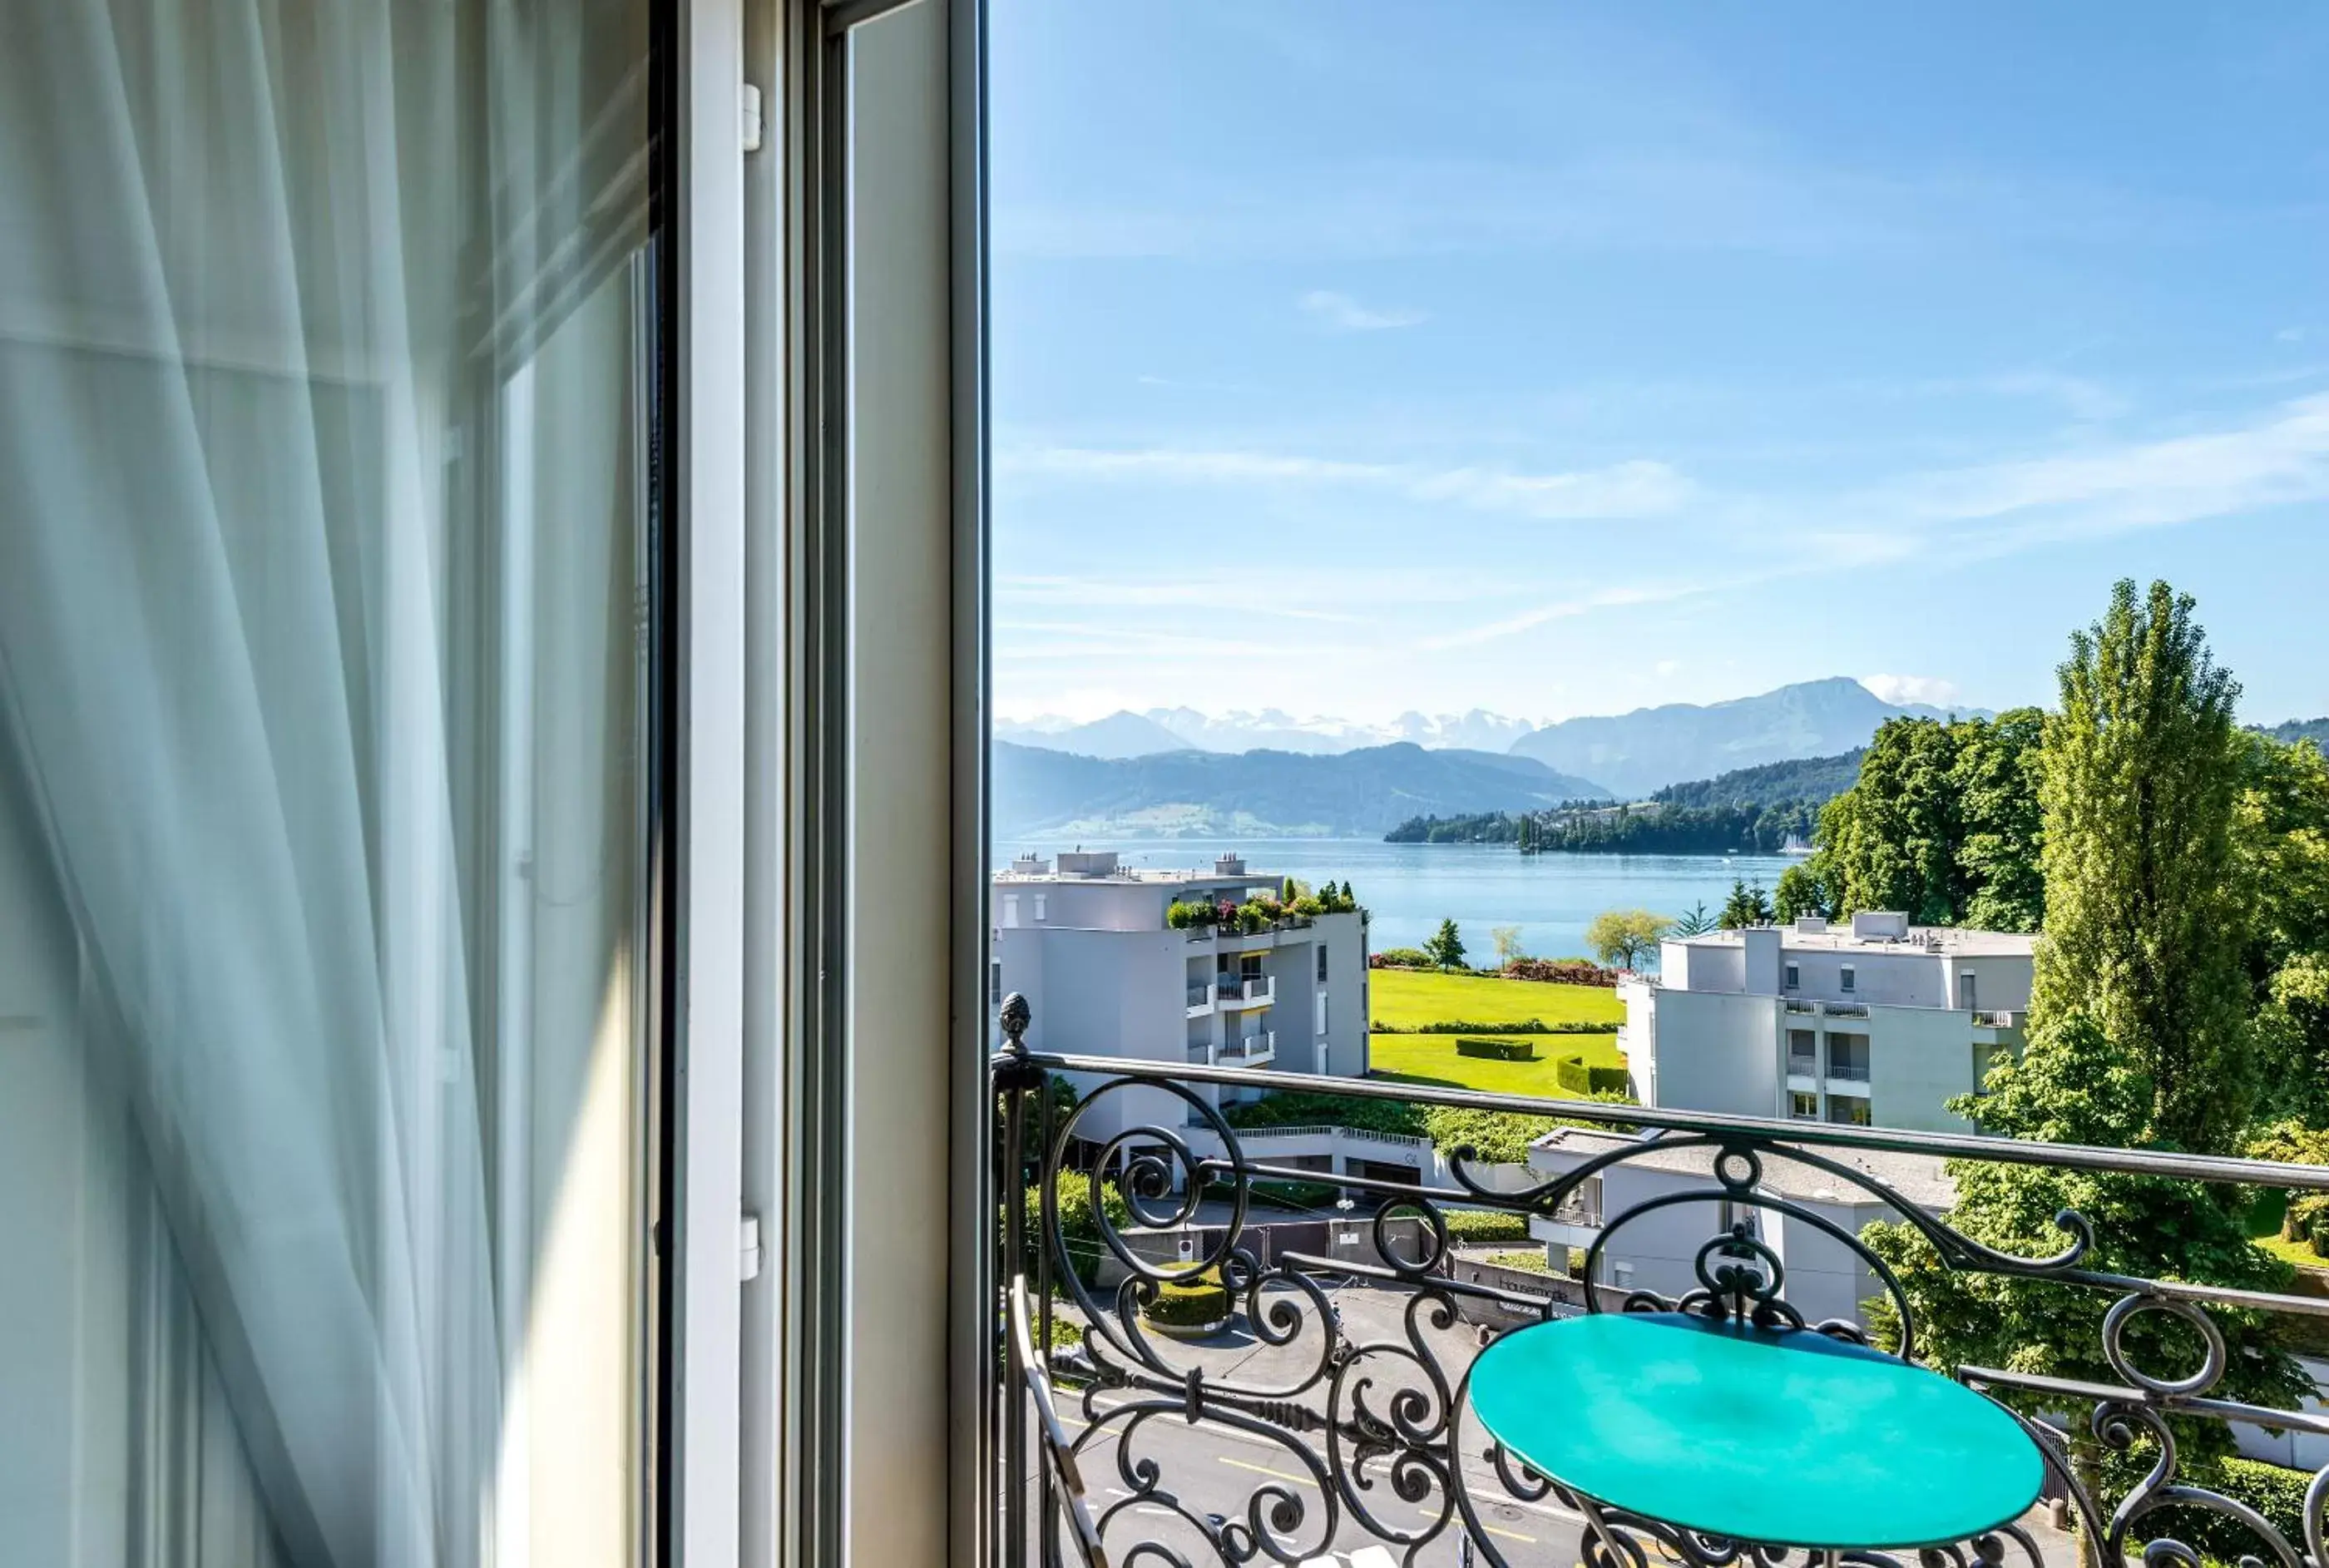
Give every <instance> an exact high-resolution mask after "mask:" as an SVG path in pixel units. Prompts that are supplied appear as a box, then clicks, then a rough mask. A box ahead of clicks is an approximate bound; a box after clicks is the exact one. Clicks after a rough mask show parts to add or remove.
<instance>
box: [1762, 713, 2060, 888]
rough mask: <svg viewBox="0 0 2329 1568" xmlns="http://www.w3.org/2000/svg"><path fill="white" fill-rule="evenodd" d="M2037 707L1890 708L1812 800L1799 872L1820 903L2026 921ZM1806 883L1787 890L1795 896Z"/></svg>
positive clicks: (2034, 830)
mask: <svg viewBox="0 0 2329 1568" xmlns="http://www.w3.org/2000/svg"><path fill="white" fill-rule="evenodd" d="M2043 725H2044V715H2043V714H2042V713H2040V712H2039V711H2038V710H2036V709H2034V708H2019V709H2015V710H2013V712H2010V713H2001V714H1999V715H1998V716H1997V717H1996V718H1995V719H1994V720H1991V719H1964V720H1955V721H1951V722H1948V723H1943V722H1942V721H1940V720H1938V719H1892V720H1889V721H1887V722H1886V723H1885V724H1884V725H1883V726H1882V727H1881V729H1879V730H1878V731H1877V732H1876V737H1875V739H1874V740H1873V741H1871V742H1870V743H1869V747H1868V754H1867V755H1866V756H1865V757H1864V758H1863V759H1862V761H1861V765H1860V776H1859V779H1858V781H1857V782H1855V783H1854V784H1853V787H1852V788H1851V789H1847V790H1845V791H1844V792H1843V794H1841V795H1839V796H1837V797H1836V798H1834V799H1833V800H1831V801H1829V802H1828V803H1827V804H1826V805H1825V807H1823V808H1821V811H1820V818H1819V827H1818V831H1817V833H1816V835H1815V844H1816V845H1817V849H1816V852H1815V854H1814V855H1813V856H1812V859H1811V861H1810V862H1809V863H1808V864H1807V865H1806V867H1805V880H1806V881H1807V882H1809V883H1814V884H1815V885H1816V886H1817V888H1818V889H1819V893H1820V898H1821V900H1822V902H1824V903H1825V906H1826V909H1827V911H1828V912H1831V913H1834V914H1838V915H1844V914H1851V913H1853V912H1856V911H1859V910H1870V909H1884V910H1899V911H1901V912H1904V913H1906V914H1907V915H1908V916H1909V920H1910V921H1913V922H1914V923H1916V924H1918V925H1977V926H1984V927H1986V928H1988V929H1991V930H2012V931H2023V930H2036V929H2037V927H2038V924H2039V922H2040V921H2041V918H2042V916H2043V914H2044V908H2045V902H2044V880H2043V876H2042V874H2041V869H2040V864H2039V835H2040V826H2041V812H2040V809H2039V805H2038V778H2037V762H2038V752H2039V747H2040V741H2041V735H2042V732H2043ZM1807 891H1808V890H1807V889H1806V888H1804V887H1802V886H1801V885H1800V884H1799V885H1798V887H1797V888H1796V889H1794V890H1791V896H1792V897H1797V898H1799V897H1801V896H1802V895H1803V894H1804V893H1806V892H1807Z"/></svg>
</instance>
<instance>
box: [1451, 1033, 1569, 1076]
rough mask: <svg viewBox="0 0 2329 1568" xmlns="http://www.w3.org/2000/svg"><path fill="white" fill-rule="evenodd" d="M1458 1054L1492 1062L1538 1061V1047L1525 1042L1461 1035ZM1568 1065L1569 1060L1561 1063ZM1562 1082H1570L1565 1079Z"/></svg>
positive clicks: (1457, 1045) (1458, 1037)
mask: <svg viewBox="0 0 2329 1568" xmlns="http://www.w3.org/2000/svg"><path fill="white" fill-rule="evenodd" d="M1456 1054H1457V1055H1458V1056H1481V1057H1485V1058H1486V1059H1487V1060H1489V1061H1491V1062H1533V1061H1535V1060H1536V1047H1535V1046H1534V1045H1532V1044H1529V1043H1528V1042H1527V1041H1525V1040H1472V1039H1467V1038H1465V1037H1463V1036H1461V1035H1459V1036H1457V1041H1456ZM1568 1065H1569V1061H1568V1060H1564V1061H1563V1062H1562V1063H1561V1066H1563V1067H1566V1066H1568ZM1562 1082H1568V1081H1567V1080H1566V1079H1565V1078H1564V1079H1563V1080H1562Z"/></svg>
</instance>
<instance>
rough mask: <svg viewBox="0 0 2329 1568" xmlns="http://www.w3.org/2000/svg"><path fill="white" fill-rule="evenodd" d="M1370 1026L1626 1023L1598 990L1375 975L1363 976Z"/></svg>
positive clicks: (1412, 973) (1410, 973)
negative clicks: (1532, 1021) (1533, 1021)
mask: <svg viewBox="0 0 2329 1568" xmlns="http://www.w3.org/2000/svg"><path fill="white" fill-rule="evenodd" d="M1367 985H1368V990H1369V997H1368V1003H1369V1006H1370V1008H1371V1009H1372V1012H1373V1014H1374V1022H1375V1023H1377V1024H1388V1025H1394V1026H1407V1025H1416V1024H1437V1023H1439V1022H1441V1021H1443V1020H1451V1019H1461V1020H1463V1021H1465V1022H1466V1023H1472V1024H1520V1023H1525V1022H1527V1021H1528V1020H1529V1019H1531V1018H1535V1019H1539V1020H1541V1021H1542V1022H1544V1023H1547V1024H1567V1023H1593V1024H1607V1025H1609V1026H1610V1027H1611V1028H1613V1029H1614V1028H1616V1027H1617V1025H1620V1024H1622V1023H1624V1022H1625V1021H1626V1007H1625V1004H1623V1003H1622V1002H1620V1001H1618V1000H1617V992H1615V991H1613V990H1610V989H1609V988H1608V987H1603V986H1548V985H1543V984H1541V983H1539V982H1537V981H1534V980H1506V979H1500V978H1491V977H1487V976H1481V975H1441V974H1434V973H1432V972H1430V971H1429V970H1425V969H1375V970H1372V971H1370V972H1369V974H1368V976H1367Z"/></svg>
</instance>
